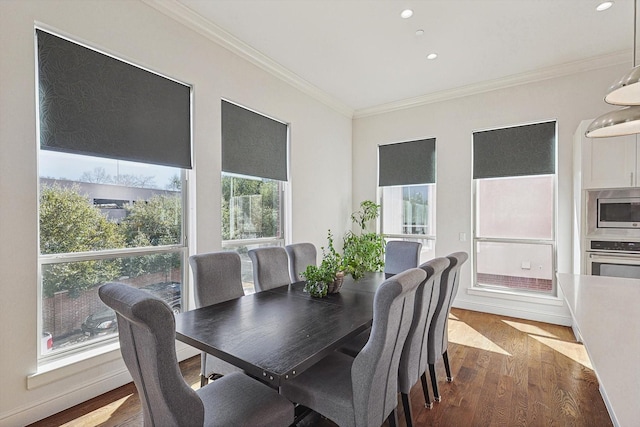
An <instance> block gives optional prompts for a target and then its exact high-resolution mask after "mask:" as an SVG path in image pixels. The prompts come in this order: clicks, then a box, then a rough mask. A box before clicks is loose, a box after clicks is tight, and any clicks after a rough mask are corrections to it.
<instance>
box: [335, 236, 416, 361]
mask: <svg viewBox="0 0 640 427" xmlns="http://www.w3.org/2000/svg"><path fill="white" fill-rule="evenodd" d="M421 248H422V243H418V242H408V241H404V240H391V241H389V242H387V245H386V246H385V250H384V275H385V277H386V278H387V279H388V278H389V277H392V276H394V275H396V274H398V273H401V272H403V271H405V270H408V269H410V268H416V267H417V266H418V264H419V263H420V249H421ZM370 333H371V330H370V329H368V330H366V331H364V332H363V333H361V334H360V335H358V336H356V337H354V338H353V339H351V340H349V341H347V342H346V343H345V344H343V345H342V347H340V349H339V350H340V351H341V352H343V353H345V354H348V355H350V356H353V357H355V356H356V355H357V354H358V353H359V352H360V350H361V349H362V347H363V346H364V345H365V344H366V343H367V340H368V339H369V334H370Z"/></svg>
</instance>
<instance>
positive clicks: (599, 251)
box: [586, 240, 640, 279]
mask: <svg viewBox="0 0 640 427" xmlns="http://www.w3.org/2000/svg"><path fill="white" fill-rule="evenodd" d="M588 243H589V249H590V250H589V251H587V254H586V255H587V256H586V273H587V274H588V275H592V276H609V277H626V278H631V279H640V241H615V240H614V241H612V240H589V242H588Z"/></svg>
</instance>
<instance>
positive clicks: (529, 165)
mask: <svg viewBox="0 0 640 427" xmlns="http://www.w3.org/2000/svg"><path fill="white" fill-rule="evenodd" d="M555 147H556V122H555V121H553V122H545V123H537V124H533V125H525V126H515V127H511V128H504V129H495V130H489V131H484V132H474V133H473V178H474V179H478V178H498V177H507V176H525V175H546V174H553V173H555V172H556V156H555Z"/></svg>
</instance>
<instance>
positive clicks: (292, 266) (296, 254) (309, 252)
mask: <svg viewBox="0 0 640 427" xmlns="http://www.w3.org/2000/svg"><path fill="white" fill-rule="evenodd" d="M284 249H285V250H286V251H287V254H288V255H289V276H290V277H291V282H299V281H301V280H304V277H302V276H301V275H300V273H302V272H304V270H305V269H306V268H307V266H309V265H316V262H317V261H316V256H317V251H316V247H315V246H314V245H313V243H294V244H291V245H287V246H285V247H284Z"/></svg>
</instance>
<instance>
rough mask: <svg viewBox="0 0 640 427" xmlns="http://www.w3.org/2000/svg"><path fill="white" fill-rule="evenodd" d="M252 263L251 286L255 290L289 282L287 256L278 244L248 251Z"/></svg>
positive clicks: (275, 286)
mask: <svg viewBox="0 0 640 427" xmlns="http://www.w3.org/2000/svg"><path fill="white" fill-rule="evenodd" d="M249 258H251V262H252V263H253V286H254V287H255V288H256V292H261V291H266V290H269V289H273V288H277V287H278V286H282V285H288V284H290V283H291V278H290V277H289V257H288V255H287V251H286V250H285V249H284V248H282V247H280V246H269V247H265V248H256V249H251V250H250V251H249Z"/></svg>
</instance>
